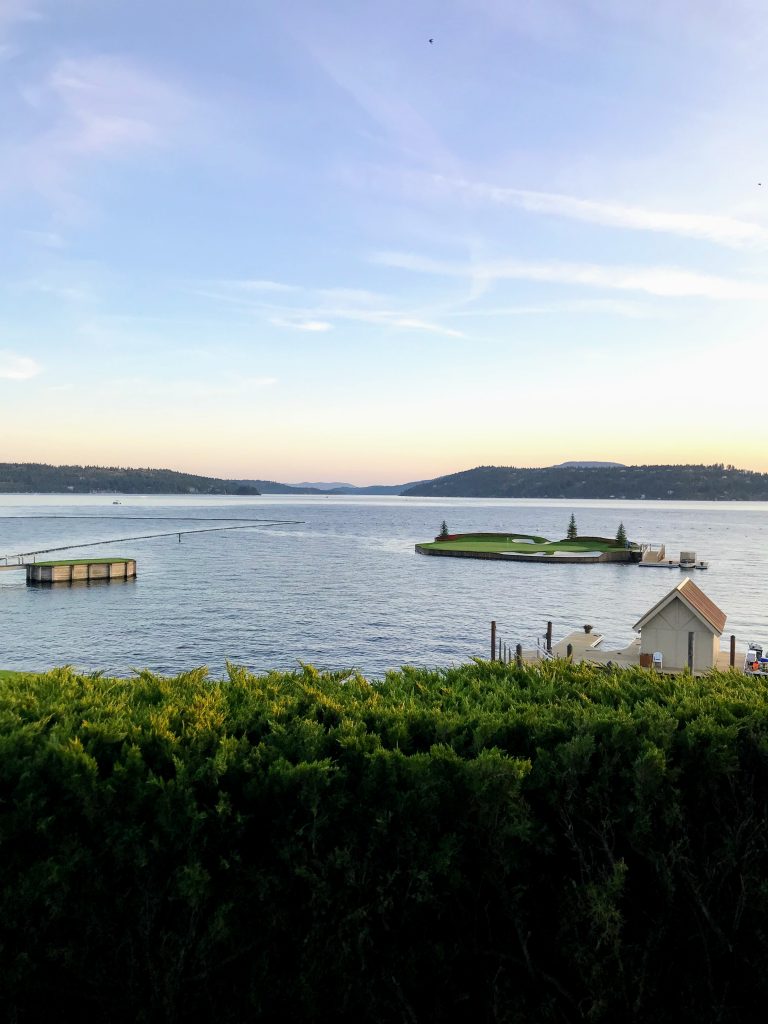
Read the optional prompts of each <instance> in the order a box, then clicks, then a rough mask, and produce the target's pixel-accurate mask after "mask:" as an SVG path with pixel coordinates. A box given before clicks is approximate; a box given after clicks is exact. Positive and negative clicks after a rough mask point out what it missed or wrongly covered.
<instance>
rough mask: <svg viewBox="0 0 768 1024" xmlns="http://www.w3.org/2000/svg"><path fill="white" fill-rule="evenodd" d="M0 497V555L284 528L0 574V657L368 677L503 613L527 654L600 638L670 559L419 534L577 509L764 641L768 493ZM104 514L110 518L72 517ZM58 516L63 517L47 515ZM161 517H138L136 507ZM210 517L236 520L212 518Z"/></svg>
mask: <svg viewBox="0 0 768 1024" xmlns="http://www.w3.org/2000/svg"><path fill="white" fill-rule="evenodd" d="M112 500H113V499H112V497H111V496H106V495H93V496H87V497H84V496H76V497H75V496H73V497H62V496H58V495H51V496H48V495H46V496H40V497H33V496H29V495H18V496H17V495H3V496H0V555H2V554H6V553H8V554H11V553H15V552H19V551H30V550H34V549H38V548H48V547H55V546H58V545H63V544H81V543H83V542H92V541H95V540H106V539H111V538H120V537H130V536H136V535H139V534H147V533H161V532H164V531H166V530H174V529H180V530H183V529H191V528H194V527H195V526H198V527H200V528H203V527H206V526H216V525H219V524H217V523H199V524H196V523H192V522H184V521H183V519H181V518H180V517H201V518H202V517H214V516H216V517H220V516H231V517H233V518H235V519H238V518H240V519H247V518H249V517H254V516H264V517H269V518H274V519H299V520H302V521H303V522H302V523H301V525H296V526H278V527H271V528H261V529H255V530H243V531H228V532H222V533H201V534H196V535H189V536H185V537H183V538H182V542H181V543H178V540H177V538H176V537H164V538H158V539H154V540H137V541H133V542H116V543H114V544H110V545H106V546H98V547H92V548H88V547H85V548H78V549H75V550H72V551H66V552H61V553H59V554H58V555H56V556H55V557H72V558H74V557H85V556H87V555H106V554H112V555H127V556H135V557H136V558H137V560H138V572H139V578H138V579H137V580H136V581H132V582H128V583H111V584H93V585H90V586H88V585H75V586H73V587H69V586H56V587H47V588H44V587H27V586H26V584H25V577H24V573H23V572H4V571H0V614H1V615H2V619H1V620H0V621H2V626H3V629H2V636H3V642H2V648H3V649H2V654H1V655H0V668H19V669H28V670H40V669H45V668H49V667H51V666H53V665H64V664H71V665H74V666H76V667H77V668H80V669H83V670H88V671H91V670H96V669H103V670H104V671H106V672H108V673H128V672H130V670H131V669H132V668H144V667H146V668H151V669H153V670H156V671H160V672H169V673H170V672H178V671H181V670H184V669H188V668H191V667H194V666H198V665H207V666H209V667H210V669H211V672H212V673H214V674H219V673H221V672H222V671H223V669H224V663H225V660H227V659H229V660H230V661H233V662H235V663H237V664H241V665H245V666H247V667H248V668H250V669H253V670H256V671H264V670H267V669H269V668H292V667H295V666H296V664H297V662H298V661H299V660H301V661H308V662H312V663H313V664H315V665H317V666H319V667H322V668H332V669H334V668H350V667H356V668H359V669H361V670H362V671H363V672H365V673H366V674H369V675H380V674H381V673H383V672H384V671H386V670H387V669H389V668H393V667H397V666H400V665H403V664H414V665H427V666H439V665H450V664H455V663H459V662H462V661H466V660H467V659H468V658H470V657H472V656H474V655H485V653H486V651H487V648H488V633H489V622H490V620H491V619H493V618H495V619H496V620H497V621H498V623H499V630H500V633H501V635H502V637H503V638H504V640H506V641H507V642H508V643H510V644H514V643H517V642H521V643H523V644H524V645H525V646H533V645H534V644H535V640H536V637H537V636H541V635H542V633H543V632H544V629H545V626H546V621H547V619H552V621H553V623H554V630H555V636H556V637H557V636H562V635H563V634H564V633H566V632H568V631H570V630H571V629H574V628H580V627H581V625H582V624H584V623H586V622H589V623H592V624H594V626H595V629H596V630H599V631H600V632H602V633H605V634H606V640H605V644H606V646H611V647H613V646H614V645H623V644H625V643H628V642H629V641H630V640H631V639H632V638H633V636H634V633H633V630H632V625H633V623H634V622H636V621H637V619H639V618H640V616H641V615H642V614H643V613H644V612H645V611H646V610H647V609H648V608H649V607H650V606H651V605H653V604H654V603H655V602H656V601H657V600H658V599H659V598H661V597H662V596H663V595H664V594H665V593H666V592H667V591H668V590H670V589H671V588H672V587H673V586H674V585H675V584H676V583H678V582H679V581H680V579H681V577H682V574H681V573H680V571H679V570H676V569H669V570H667V569H639V568H638V567H637V566H625V565H616V566H612V565H562V566H555V565H552V566H548V565H541V564H530V565H527V564H521V563H518V562H512V563H506V562H486V561H476V560H469V559H467V560H463V559H457V558H427V557H425V556H423V555H417V554H415V552H414V549H413V545H414V543H416V542H417V541H421V540H429V539H430V538H432V537H433V536H434V535H435V534H436V533H437V532H438V530H439V528H440V523H441V521H442V520H443V519H445V520H446V521H447V523H448V526H449V528H450V530H451V531H452V532H457V533H458V532H464V531H471V530H489V531H519V532H521V533H535V534H539V535H542V536H545V537H550V538H553V539H556V538H559V537H563V536H564V535H565V531H566V528H567V525H568V518H569V516H570V514H571V512H574V513H575V515H576V521H577V523H578V528H579V532H580V533H581V534H583V535H589V534H592V535H596V534H597V535H606V536H612V535H614V534H615V532H616V529H617V527H618V524H619V521H620V520H622V521H623V522H624V525H625V527H626V530H627V533H628V535H629V537H630V538H631V539H632V540H637V541H661V542H664V543H665V544H666V545H667V552H668V553H669V555H670V556H675V557H676V556H677V555H678V554H679V552H680V550H681V549H692V550H695V551H696V554H697V557H698V558H703V559H707V560H709V563H710V568H709V570H707V571H706V572H696V573H694V574H693V576H694V579H695V581H696V583H697V584H699V585H700V586H701V587H703V589H704V590H705V591H706V593H707V594H708V595H709V596H710V597H711V598H712V599H713V600H714V601H715V602H716V603H717V604H718V605H720V607H721V608H722V609H723V610H724V611H725V612H727V614H728V622H727V624H726V634H730V633H735V634H736V635H737V637H738V639H739V642H740V644H741V645H742V646H743V645H745V644H746V642H747V641H748V640H752V639H755V640H763V641H768V503H741V502H734V503H730V502H729V503H726V502H711V503H710V502H687V503H682V502H680V503H673V502H619V501H592V502H568V501H543V502H537V501H520V500H482V499H468V498H467V499H454V500H440V499H418V498H390V497H386V498H378V497H367V498H335V497H333V498H325V497H284V496H282V495H279V496H278V495H275V496H271V497H270V496H265V497H261V498H255V499H254V498H237V499H236V498H201V497H197V496H194V497H188V498H187V497H183V498H176V497H165V496H152V497H121V499H120V500H121V502H122V504H121V505H119V506H117V505H112ZM97 514H98V515H105V516H108V517H109V519H107V520H99V519H75V518H72V517H74V516H88V515H97ZM45 515H57V516H63V517H69V518H57V519H41V518H31V517H33V516H45ZM139 515H143V516H157V517H158V521H147V522H143V521H132V520H130V519H128V517H130V516H139ZM220 525H228V524H226V523H222V524H220Z"/></svg>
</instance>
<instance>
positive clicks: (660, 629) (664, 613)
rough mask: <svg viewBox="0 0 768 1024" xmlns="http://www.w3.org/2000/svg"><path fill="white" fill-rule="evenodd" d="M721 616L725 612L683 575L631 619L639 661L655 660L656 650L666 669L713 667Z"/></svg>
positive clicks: (718, 639) (716, 657) (721, 632)
mask: <svg viewBox="0 0 768 1024" xmlns="http://www.w3.org/2000/svg"><path fill="white" fill-rule="evenodd" d="M725 620H726V615H725V612H723V611H721V610H720V608H718V607H717V605H716V604H715V603H714V601H711V600H710V599H709V598H708V597H707V595H706V594H705V593H704V592H703V591H702V590H699V588H698V587H697V586H696V584H695V583H694V582H693V580H691V579H689V578H688V577H686V578H685V579H684V580H682V581H681V582H680V583H678V585H677V586H676V587H674V588H673V589H672V590H670V592H669V593H668V594H667V595H666V596H665V597H663V598H662V599H661V600H660V601H658V602H657V603H656V604H655V605H654V606H653V608H651V609H650V610H649V611H647V612H646V613H645V615H644V616H643V617H642V618H641V619H640V620H639V621H638V622H636V623H635V629H636V630H639V632H640V663H641V664H643V663H645V664H648V665H650V664H651V659H653V662H654V663H655V664H658V660H659V659H658V655H659V654H660V655H661V661H662V665H663V669H664V671H666V672H670V671H671V672H674V671H683V670H684V669H686V668H689V667H691V668H692V669H693V671H694V672H706V671H707V670H708V669H711V668H715V667H716V666H717V661H718V654H719V653H720V637H721V636H722V635H723V630H724V629H725ZM654 656H656V657H654ZM658 667H662V666H658Z"/></svg>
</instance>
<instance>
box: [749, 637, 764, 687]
mask: <svg viewBox="0 0 768 1024" xmlns="http://www.w3.org/2000/svg"><path fill="white" fill-rule="evenodd" d="M764 654H765V652H764V650H763V645H762V644H756V643H751V644H749V646H748V648H747V656H746V657H745V659H744V671H745V673H746V674H747V675H748V676H761V677H764V678H766V679H768V658H766V657H764V656H763V655H764Z"/></svg>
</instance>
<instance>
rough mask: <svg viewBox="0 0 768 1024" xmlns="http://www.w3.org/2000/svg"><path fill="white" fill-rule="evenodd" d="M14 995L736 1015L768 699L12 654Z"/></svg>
mask: <svg viewBox="0 0 768 1024" xmlns="http://www.w3.org/2000/svg"><path fill="white" fill-rule="evenodd" d="M0 744H1V745H2V750H1V751H0V797H1V798H2V806H3V813H2V815H1V816H0V828H2V843H3V850H4V854H3V857H2V859H1V860H0V907H1V912H0V948H2V957H1V958H0V965H1V966H0V971H1V972H2V973H1V976H0V980H1V981H2V985H0V1001H1V1003H2V1008H3V1016H4V1017H5V1019H8V1020H14V1021H27V1020H28V1021H34V1020H38V1019H41V1016H42V1015H44V1014H45V1012H46V1011H47V1010H48V1011H49V1008H50V1006H51V1005H58V1006H66V1005H69V1006H73V1007H75V1006H76V1007H77V1013H78V1016H79V1017H80V1018H81V1019H85V1020H89V1019H93V1020H97V1019H98V1020H110V1021H173V1020H216V1021H232V1022H234V1021H242V1020H254V1021H262V1020H263V1021H272V1020H275V1021H277V1020H281V1021H313V1022H325V1021H328V1022H330V1021H334V1022H339V1021H353V1020H354V1021H360V1020H375V1021H430V1022H432V1021H449V1020H455V1019H457V1014H458V1015H459V1017H466V1016H471V1018H472V1019H473V1020H478V1021H509V1022H517V1021H534V1020H535V1021H563V1022H565V1021H582V1020H583V1021H587V1020H589V1021H601V1022H613V1021H617V1020H622V1021H654V1022H666V1021H669V1022H672V1021H675V1022H678V1021H694V1020H695V1021H698V1022H702V1021H713V1022H714V1021H722V1022H731V1021H732V1022H736V1021H743V1020H745V1019H750V1014H751V1012H752V1008H754V1007H757V1006H760V1005H761V1004H762V1003H763V1002H764V1001H765V998H766V996H768V979H766V976H765V971H764V964H765V961H766V957H768V935H767V934H766V931H765V927H764V922H765V920H766V915H767V913H768V886H767V885H766V878H767V877H768V829H767V827H766V826H767V822H768V702H767V701H766V694H765V692H764V689H763V688H761V687H760V686H759V684H757V685H756V684H755V683H754V681H752V680H748V679H747V678H746V677H743V676H740V675H738V674H728V675H712V676H711V677H707V678H701V679H699V678H691V677H689V676H681V677H679V678H677V679H668V678H660V677H658V676H655V675H653V674H652V673H650V672H647V671H643V670H631V671H612V672H605V671H602V670H600V669H597V668H595V667H589V666H578V665H577V666H574V665H568V664H565V663H562V662H555V663H545V664H543V665H542V666H540V667H535V668H520V669H518V668H516V667H515V666H503V665H500V664H488V663H485V662H478V663H474V664H470V665H467V666H462V667H457V668H455V669H450V670H440V671H426V670H419V669H411V668H404V669H402V670H401V671H399V672H395V673H390V674H389V675H388V676H387V677H386V678H385V679H384V680H383V681H381V682H379V683H375V684H374V683H370V682H368V681H366V680H365V679H363V678H361V677H359V676H358V675H356V674H354V673H337V674H328V673H326V674H323V673H319V672H317V671H316V670H314V669H313V668H311V667H309V666H307V667H304V668H303V669H301V670H300V671H297V672H294V673H289V674H284V673H276V672H275V673H270V674H268V675H264V676H258V677H255V676H252V675H249V674H248V673H247V672H245V671H243V670H240V669H236V668H232V669H231V671H230V676H229V678H228V679H226V680H224V681H212V680H209V679H208V678H206V675H205V672H204V671H202V670H200V671H197V672H191V673H188V674H186V675H183V676H179V677H177V678H175V679H164V678H160V677H156V676H153V675H151V674H150V673H141V674H140V675H138V676H137V678H135V679H129V680H113V679H106V678H100V677H98V676H81V675H77V674H75V673H74V672H72V671H70V670H57V671H54V672H51V673H48V674H46V675H42V676H24V675H21V676H15V677H14V676H10V677H5V678H3V677H0Z"/></svg>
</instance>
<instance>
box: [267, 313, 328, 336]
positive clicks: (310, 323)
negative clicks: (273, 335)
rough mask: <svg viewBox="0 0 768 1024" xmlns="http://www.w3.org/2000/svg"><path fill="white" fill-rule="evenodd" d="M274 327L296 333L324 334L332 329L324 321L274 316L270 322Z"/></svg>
mask: <svg viewBox="0 0 768 1024" xmlns="http://www.w3.org/2000/svg"><path fill="white" fill-rule="evenodd" d="M270 323H271V324H274V326H275V327H290V328H292V329H293V330H296V331H315V332H324V331H330V330H332V329H333V324H329V323H328V322H327V321H326V320H291V319H286V318H285V317H281V316H275V317H272V319H271V320H270Z"/></svg>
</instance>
